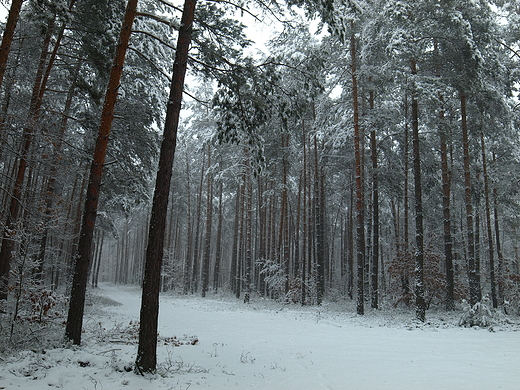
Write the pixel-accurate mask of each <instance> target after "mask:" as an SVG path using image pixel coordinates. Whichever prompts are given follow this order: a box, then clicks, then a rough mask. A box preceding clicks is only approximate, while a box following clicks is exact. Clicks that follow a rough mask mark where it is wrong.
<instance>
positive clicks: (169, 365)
mask: <svg viewBox="0 0 520 390" xmlns="http://www.w3.org/2000/svg"><path fill="white" fill-rule="evenodd" d="M93 294H95V295H96V296H98V297H99V298H97V299H96V298H94V302H97V303H98V304H97V308H96V305H94V306H92V307H89V309H88V310H87V314H86V318H85V333H84V336H83V341H84V342H83V346H81V347H78V348H74V349H66V348H56V349H47V350H45V351H24V352H21V353H19V354H17V355H16V356H8V357H1V356H0V361H2V365H1V366H0V389H24V390H33V389H34V390H36V389H38V390H40V389H43V388H49V389H53V388H60V389H71V390H72V389H74V390H77V389H95V390H101V389H104V390H108V389H128V390H136V389H147V390H148V389H168V390H173V389H183V390H186V389H190V390H193V389H217V390H218V389H241V390H242V389H266V390H267V389H269V390H277V389H280V390H281V389H284V390H291V389H313V390H314V389H356V390H362V389H402V390H406V389H486V390H488V389H511V390H513V389H519V388H520V370H519V367H520V331H518V330H519V329H520V327H519V326H518V324H516V325H510V326H509V325H507V324H506V325H500V326H495V328H494V329H492V331H489V330H488V329H475V328H460V327H458V326H457V325H456V324H457V321H458V317H457V316H455V315H453V316H451V317H450V316H447V315H446V314H445V313H432V312H428V316H429V319H430V323H427V324H425V325H423V324H418V323H416V322H415V321H413V319H412V315H413V313H411V311H407V312H402V311H399V310H394V311H392V310H391V309H388V310H385V311H369V312H368V313H367V315H365V316H357V315H355V314H353V311H351V310H350V309H348V310H345V308H344V307H343V306H342V305H340V304H332V303H329V304H328V305H326V306H324V307H303V308H302V307H299V306H297V305H283V304H280V303H273V302H272V301H269V300H261V299H259V298H257V299H256V300H255V301H254V302H252V303H251V304H249V305H246V304H243V303H242V302H240V301H238V300H234V299H232V298H226V297H221V296H214V297H210V298H205V299H203V298H199V297H193V296H188V297H185V296H172V295H162V296H161V306H160V315H159V338H160V343H159V348H158V362H159V367H158V372H157V374H156V375H153V376H149V377H141V376H138V375H136V374H134V373H133V372H132V371H131V368H132V365H133V361H134V359H135V354H136V351H137V344H136V342H137V339H136V338H137V321H138V318H139V306H140V291H139V290H138V289H137V288H135V287H122V286H114V285H109V284H104V285H102V287H101V288H99V289H96V290H94V291H93ZM107 298H108V299H107ZM112 300H113V301H116V302H119V303H120V304H119V305H118V304H116V302H113V301H112ZM111 303H112V305H111ZM101 305H102V307H101V308H99V306H101ZM457 315H458V316H460V312H459V313H458V314H457ZM192 344H193V345H192ZM175 345H178V346H175Z"/></svg>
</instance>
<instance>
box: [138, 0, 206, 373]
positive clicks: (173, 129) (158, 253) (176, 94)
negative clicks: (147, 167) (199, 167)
mask: <svg viewBox="0 0 520 390" xmlns="http://www.w3.org/2000/svg"><path fill="white" fill-rule="evenodd" d="M196 3H197V1H196V0H185V2H184V9H183V12H182V18H181V24H180V28H179V36H178V38H177V50H176V53H175V61H174V65H173V77H172V83H171V89H170V96H169V99H168V105H167V109H166V119H165V124H164V135H163V141H162V145H161V153H160V156H159V170H158V172H157V179H156V183H155V191H154V196H153V204H152V214H151V216H150V231H149V233H148V245H147V247H146V260H145V274H144V280H143V295H142V302H141V315H140V322H141V328H140V330H139V346H138V350H137V359H136V371H137V372H139V373H141V374H143V373H146V372H154V371H155V369H156V364H157V355H156V352H157V319H158V315H159V276H160V274H161V264H162V257H163V244H164V230H165V226H166V214H167V211H168V197H169V193H170V182H171V176H172V169H173V158H174V155H175V147H176V145H177V129H178V127H179V116H180V112H181V103H182V91H183V88H184V78H185V75H186V67H187V65H188V50H189V47H190V43H191V33H192V28H193V19H194V14H195V5H196Z"/></svg>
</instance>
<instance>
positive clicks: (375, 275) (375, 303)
mask: <svg viewBox="0 0 520 390" xmlns="http://www.w3.org/2000/svg"><path fill="white" fill-rule="evenodd" d="M369 103H370V109H371V110H373V109H374V91H370V102H369ZM370 149H371V159H372V221H373V244H372V245H373V247H372V268H371V271H370V276H371V279H372V280H371V282H372V283H371V286H372V291H371V293H372V301H371V307H372V308H373V309H377V308H378V307H379V283H378V282H379V180H378V179H379V178H378V161H377V136H376V131H375V129H373V130H372V131H371V132H370Z"/></svg>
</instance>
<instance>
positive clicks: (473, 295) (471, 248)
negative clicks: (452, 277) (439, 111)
mask: <svg viewBox="0 0 520 390" xmlns="http://www.w3.org/2000/svg"><path fill="white" fill-rule="evenodd" d="M460 114H461V128H462V148H463V153H464V161H463V165H464V195H465V196H464V199H465V205H466V230H467V239H468V242H467V251H468V279H469V303H470V305H471V306H473V305H475V304H476V303H477V302H478V301H480V286H479V284H478V280H477V269H476V266H475V233H474V232H475V230H474V223H473V198H472V194H471V170H470V156H469V136H468V124H467V116H466V95H465V93H464V92H462V91H461V92H460Z"/></svg>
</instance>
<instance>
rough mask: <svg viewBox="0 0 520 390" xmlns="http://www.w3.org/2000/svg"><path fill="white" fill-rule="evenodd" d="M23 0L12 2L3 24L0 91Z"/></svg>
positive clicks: (0, 46) (0, 49)
mask: <svg viewBox="0 0 520 390" xmlns="http://www.w3.org/2000/svg"><path fill="white" fill-rule="evenodd" d="M23 2H24V0H13V1H12V2H11V8H9V15H8V17H7V22H6V24H5V29H4V35H3V36H2V43H1V44H0V89H1V88H2V83H3V81H4V76H5V71H6V69H7V59H8V58H9V52H10V50H11V44H12V43H13V37H14V31H15V29H16V25H17V23H18V17H19V16H20V10H21V9H22V3H23Z"/></svg>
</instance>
